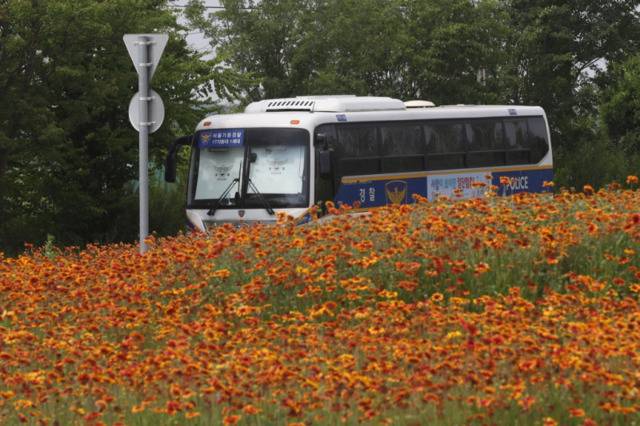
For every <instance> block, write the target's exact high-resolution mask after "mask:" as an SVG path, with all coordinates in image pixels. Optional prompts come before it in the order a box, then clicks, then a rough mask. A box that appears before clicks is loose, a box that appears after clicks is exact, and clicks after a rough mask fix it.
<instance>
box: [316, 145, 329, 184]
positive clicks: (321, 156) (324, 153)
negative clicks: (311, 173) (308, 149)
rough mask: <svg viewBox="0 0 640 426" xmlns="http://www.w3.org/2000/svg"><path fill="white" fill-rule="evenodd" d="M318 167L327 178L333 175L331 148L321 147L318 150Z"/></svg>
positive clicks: (321, 175)
mask: <svg viewBox="0 0 640 426" xmlns="http://www.w3.org/2000/svg"><path fill="white" fill-rule="evenodd" d="M318 168H319V172H320V177H323V178H326V177H330V176H331V150H329V149H321V150H320V151H318Z"/></svg>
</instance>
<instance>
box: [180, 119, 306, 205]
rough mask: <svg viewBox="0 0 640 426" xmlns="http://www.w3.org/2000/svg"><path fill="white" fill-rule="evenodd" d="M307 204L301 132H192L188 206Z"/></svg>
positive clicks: (275, 130)
mask: <svg viewBox="0 0 640 426" xmlns="http://www.w3.org/2000/svg"><path fill="white" fill-rule="evenodd" d="M265 200H266V203H265ZM308 203H309V133H308V132H307V131H306V130H302V129H279V128H262V129H212V130H204V131H201V132H198V133H197V134H196V146H195V147H194V150H193V157H192V166H191V172H190V179H189V205H190V206H191V207H193V208H215V209H225V208H227V209H229V208H231V209H234V208H236V209H237V208H265V204H267V205H269V206H271V207H273V208H287V207H308Z"/></svg>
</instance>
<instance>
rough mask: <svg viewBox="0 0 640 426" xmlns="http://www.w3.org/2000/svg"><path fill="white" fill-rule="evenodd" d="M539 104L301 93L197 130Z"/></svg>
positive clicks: (510, 110)
mask: <svg viewBox="0 0 640 426" xmlns="http://www.w3.org/2000/svg"><path fill="white" fill-rule="evenodd" d="M544 115H545V113H544V110H543V109H542V108H541V107H538V106H521V105H444V106H436V107H431V108H406V107H405V105H404V103H403V102H402V101H400V100H398V99H393V98H385V97H373V96H361V97H358V96H352V95H338V96H335V95H332V96H300V97H297V98H288V99H268V100H264V101H259V102H253V103H251V104H249V105H248V106H247V108H246V109H245V112H244V113H238V114H220V115H212V116H209V117H207V118H205V119H203V120H202V121H201V122H200V123H199V124H198V127H197V130H202V129H207V128H211V129H215V128H243V127H299V128H300V127H301V128H308V129H312V128H313V127H315V126H317V125H320V124H323V123H340V122H364V121H404V120H439V119H440V120H443V119H460V118H483V117H484V118H490V117H514V118H515V117H517V116H544Z"/></svg>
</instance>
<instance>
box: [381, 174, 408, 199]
mask: <svg viewBox="0 0 640 426" xmlns="http://www.w3.org/2000/svg"><path fill="white" fill-rule="evenodd" d="M384 192H385V193H386V194H387V203H388V202H389V201H390V202H391V204H402V203H406V202H407V182H405V181H403V180H392V181H390V182H387V183H386V184H385V185H384Z"/></svg>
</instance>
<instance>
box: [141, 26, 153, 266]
mask: <svg viewBox="0 0 640 426" xmlns="http://www.w3.org/2000/svg"><path fill="white" fill-rule="evenodd" d="M149 43H150V39H149V37H140V39H139V43H138V49H139V50H138V52H139V56H138V58H139V59H140V64H139V68H140V70H139V72H138V93H139V94H140V100H139V102H140V130H139V133H138V134H139V140H138V148H139V150H140V160H139V174H140V180H139V184H140V185H139V187H138V190H139V194H140V254H145V253H146V252H147V244H146V243H145V241H144V240H145V239H146V238H147V236H148V235H149V68H150V66H151V60H150V58H149V47H150V45H149Z"/></svg>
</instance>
